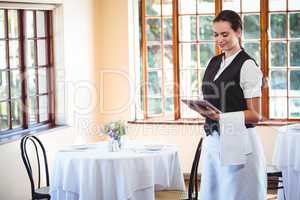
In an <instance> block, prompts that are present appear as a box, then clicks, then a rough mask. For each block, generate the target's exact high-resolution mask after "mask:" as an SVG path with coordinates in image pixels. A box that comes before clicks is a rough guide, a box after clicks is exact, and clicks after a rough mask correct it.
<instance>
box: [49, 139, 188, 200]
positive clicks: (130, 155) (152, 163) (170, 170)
mask: <svg viewBox="0 0 300 200" xmlns="http://www.w3.org/2000/svg"><path fill="white" fill-rule="evenodd" d="M161 190H180V191H184V190H185V186H184V179H183V173H182V171H181V167H180V162H179V155H178V148H177V147H176V145H172V144H154V143H149V142H145V141H144V142H141V141H127V142H126V143H125V144H123V145H122V148H121V149H120V150H119V151H111V148H110V147H109V142H98V143H93V144H85V145H73V146H70V147H67V148H64V149H61V150H59V151H58V152H57V153H56V155H55V159H54V165H53V168H52V173H51V179H50V195H51V200H154V199H155V191H161Z"/></svg>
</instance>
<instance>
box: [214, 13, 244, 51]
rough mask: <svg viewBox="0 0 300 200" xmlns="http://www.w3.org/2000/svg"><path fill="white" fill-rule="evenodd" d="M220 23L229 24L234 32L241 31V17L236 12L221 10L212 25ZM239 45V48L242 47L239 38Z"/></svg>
mask: <svg viewBox="0 0 300 200" xmlns="http://www.w3.org/2000/svg"><path fill="white" fill-rule="evenodd" d="M220 21H224V22H229V23H230V26H231V28H232V29H233V30H234V31H238V30H239V29H240V30H241V31H242V30H243V24H242V20H241V17H240V16H239V15H238V14H237V13H236V12H234V11H232V10H222V11H221V12H220V13H219V14H218V15H217V16H216V17H215V19H214V21H213V23H215V22H220ZM239 43H240V46H241V47H242V44H241V38H239Z"/></svg>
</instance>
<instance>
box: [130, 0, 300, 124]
mask: <svg viewBox="0 0 300 200" xmlns="http://www.w3.org/2000/svg"><path fill="white" fill-rule="evenodd" d="M240 1H242V0H240ZM285 1H286V5H287V6H286V11H285V13H286V14H287V15H288V13H289V12H295V11H294V10H293V11H289V10H288V0H285ZM178 3H179V0H173V6H172V8H173V13H172V15H173V16H172V22H173V30H172V31H173V67H174V117H173V118H171V119H170V118H164V117H158V118H157V117H149V116H148V112H147V107H148V103H147V99H148V96H147V69H146V68H147V63H146V62H147V61H146V57H147V55H146V40H145V35H146V34H147V33H146V28H145V25H146V20H145V19H146V15H145V12H146V0H141V2H140V7H139V9H140V13H139V14H140V15H139V19H140V23H139V27H140V34H141V35H140V41H141V43H140V45H141V46H140V49H141V69H142V70H141V73H142V80H139V81H141V82H142V83H144V84H143V88H142V90H141V95H142V96H143V101H142V102H141V103H142V105H143V106H142V108H141V109H142V111H143V119H142V120H137V119H134V120H135V121H136V122H137V123H143V122H146V123H147V121H148V122H150V123H152V122H154V121H156V122H162V123H164V122H171V121H195V120H196V121H197V120H199V119H200V121H201V118H200V115H199V117H197V118H188V119H183V118H181V116H180V115H181V114H180V95H179V94H180V91H179V85H180V78H179V76H180V69H179V39H178V36H179V30H178V27H179V24H178V23H179V22H178V18H179V14H178ZM268 3H269V2H268V1H263V0H260V11H259V12H258V13H259V15H260V19H259V20H260V39H259V40H260V64H261V71H262V74H263V87H262V97H261V106H262V116H263V120H262V121H261V122H260V123H259V124H261V125H281V124H286V123H294V122H299V121H300V119H297V118H289V113H287V118H282V119H270V108H269V107H270V104H269V100H270V97H269V86H268V84H269V83H268V82H269V42H270V41H269V36H268V31H269V13H272V11H270V10H269V5H268ZM160 4H161V5H162V0H161V1H160ZM240 7H241V8H242V4H241V3H240ZM221 10H222V0H215V15H216V14H217V13H219V12H221ZM240 13H253V12H243V11H242V9H240ZM255 13H257V12H255ZM158 17H162V14H161V15H159V16H158ZM287 18H288V17H287ZM287 28H288V27H287ZM215 49H216V54H217V53H219V52H220V51H219V50H218V49H217V47H216V48H215ZM287 76H288V74H287ZM287 90H289V88H287ZM287 101H289V97H287ZM132 122H133V121H132Z"/></svg>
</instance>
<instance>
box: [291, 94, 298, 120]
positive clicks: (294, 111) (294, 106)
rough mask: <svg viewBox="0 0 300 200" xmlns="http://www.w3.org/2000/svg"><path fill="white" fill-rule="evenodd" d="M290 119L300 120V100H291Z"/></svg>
mask: <svg viewBox="0 0 300 200" xmlns="http://www.w3.org/2000/svg"><path fill="white" fill-rule="evenodd" d="M289 117H291V118H300V98H291V99H289Z"/></svg>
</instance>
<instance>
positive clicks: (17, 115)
mask: <svg viewBox="0 0 300 200" xmlns="http://www.w3.org/2000/svg"><path fill="white" fill-rule="evenodd" d="M21 105H22V104H21V101H20V100H15V101H12V103H11V114H12V116H11V118H12V128H19V127H21V126H22V117H21V116H22V109H21Z"/></svg>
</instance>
